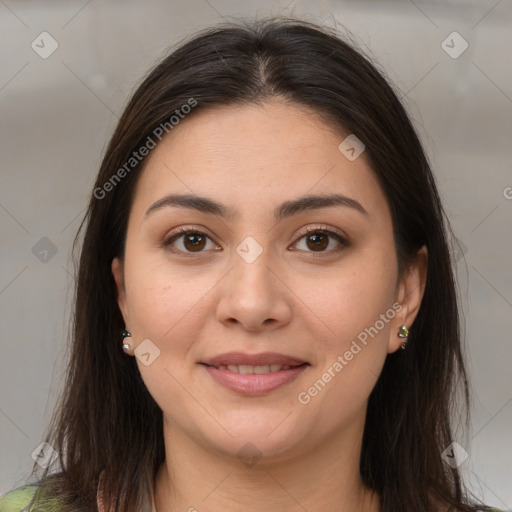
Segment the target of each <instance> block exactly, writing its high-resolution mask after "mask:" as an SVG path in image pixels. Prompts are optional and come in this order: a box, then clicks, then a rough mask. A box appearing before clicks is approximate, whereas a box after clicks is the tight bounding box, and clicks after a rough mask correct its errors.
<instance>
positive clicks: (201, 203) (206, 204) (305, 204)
mask: <svg viewBox="0 0 512 512" xmlns="http://www.w3.org/2000/svg"><path fill="white" fill-rule="evenodd" d="M173 206H174V207H179V208H187V209H192V210H196V211H199V212H202V213H207V214H212V215H217V216H220V217H223V218H226V219H227V218H233V217H234V216H235V211H234V210H232V209H230V208H228V207H227V206H225V205H223V204H221V203H218V202H216V201H214V200H212V199H209V198H207V197H200V196H197V195H194V194H171V195H167V196H165V197H162V198H161V199H159V200H158V201H156V202H155V203H153V204H152V205H151V206H150V207H149V208H148V209H147V210H146V213H145V214H144V217H148V216H149V215H150V214H151V213H153V212H155V211H157V210H160V209H162V208H165V207H173ZM329 206H344V207H348V208H353V209H355V210H357V211H359V212H360V213H362V214H363V215H368V212H367V211H366V210H365V209H364V207H363V206H362V204H361V203H360V202H359V201H356V200H355V199H352V198H350V197H347V196H344V195H342V194H326V195H309V196H303V197H299V198H297V199H291V200H288V201H284V202H283V203H281V204H280V205H278V206H277V207H276V208H275V210H274V219H275V220H282V219H284V218H287V217H291V216H292V215H296V214H298V213H302V212H304V211H307V210H317V209H320V208H327V207H329Z"/></svg>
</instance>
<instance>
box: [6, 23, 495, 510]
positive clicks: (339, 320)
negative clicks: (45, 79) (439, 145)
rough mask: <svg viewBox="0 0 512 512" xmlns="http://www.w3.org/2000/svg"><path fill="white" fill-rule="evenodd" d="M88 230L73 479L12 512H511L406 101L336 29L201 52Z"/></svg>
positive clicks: (219, 32) (106, 172)
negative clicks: (478, 402)
mask: <svg viewBox="0 0 512 512" xmlns="http://www.w3.org/2000/svg"><path fill="white" fill-rule="evenodd" d="M84 225H85V226H86V230H85V236H84V240H83V246H82V248H81V258H80V264H79V273H78V281H77V294H76V305H75V316H74V338H73V345H72V353H71V358H70V366H69V372H68V381H67V385H66V394H65V395H64V396H63V397H62V399H61V403H60V404H59V408H58V409H57V412H56V415H55V417H54V420H53V421H52V425H51V428H50V430H49V432H50V433H49V435H48V436H47V438H46V441H47V442H48V444H49V445H50V447H51V448H53V449H55V450H56V452H57V453H58V455H59V463H60V466H61V467H60V470H59V471H58V472H54V474H50V473H49V468H48V467H47V468H46V470H45V471H44V473H43V475H42V476H41V477H40V478H39V485H38V486H36V485H32V486H26V487H24V488H21V489H18V490H16V491H13V492H11V493H10V494H8V495H6V496H5V497H4V505H3V508H1V507H0V510H21V509H22V508H23V507H26V510H45V511H50V510H56V511H57V510H58V511H93V510H101V511H135V510H137V511H155V510H156V511H158V512H162V511H172V512H175V511H178V510H188V511H196V510H197V511H218V510H226V511H227V510H243V511H248V510H250V511H267V510H285V511H299V510H300V511H304V510H307V511H309V512H314V511H318V510H329V511H331V510H332V511H334V510H336V511H342V512H345V511H350V512H359V511H361V512H363V511H364V512H399V511H404V512H405V511H414V512H421V511H425V512H427V511H428V512H431V511H432V512H433V511H436V512H440V511H468V512H469V511H476V510H484V509H485V510H488V508H487V507H484V506H483V505H481V504H478V503H476V502H475V500H474V499H473V498H470V497H469V496H468V495H467V492H466V491H465V490H464V487H463V484H462V482H461V479H460V475H459V470H458V467H459V466H460V463H461V462H462V459H463V457H461V454H462V455H463V454H464V452H463V451H462V450H463V449H462V447H460V446H459V445H458V444H455V443H454V441H455V440H454V438H453V436H452V427H451V426H450V423H449V417H450V412H451V407H452V406H453V398H454V394H455V387H454V386H455V382H456V381H459V382H461V383H462V388H463V389H462V391H463V394H464V396H465V397H466V402H467V401H468V385H467V379H466V373H465V369H464V362H463V354H462V353H461V347H460V338H459V323H458V322H459V319H458V309H457V302H456V291H455V285H454V278H453V274H452V269H451V263H450V257H449V250H448V236H449V233H450V231H449V224H448V222H447V220H446V217H445V214H444V211H443V208H442V205H441V203H440V199H439V195H438V192H437V189H436V185H435V181H434V178H433V176H432V173H431V170H430V168H429V164H428V162H427V159H426V157H425V155H424V152H423V150H422V147H421V144H420V142H419V140H418V137H417V135H416V133H415V131H414V129H413V127H412V126H411V123H410V121H409V119H408V117H407V114H406V113H405V111H404V109H403V107H402V106H401V104H400V102H399V100H398V99H397V96H396V94H395V93H394V92H393V90H392V89H391V87H390V86H389V85H388V83H387V82H386V80H385V79H384V78H383V76H382V74H381V73H380V72H378V71H377V69H376V68H375V67H374V66H373V65H372V64H370V63H369V62H368V60H367V59H366V58H365V57H363V56H362V55H361V54H360V53H359V52H358V51H357V50H355V49H354V48H353V47H352V46H351V45H349V44H348V43H347V42H345V41H343V40H342V39H340V38H339V36H338V35H337V34H336V33H334V32H330V31H329V30H327V29H325V28H320V27H317V26H315V25H312V24H309V23H305V22H299V21H296V20H276V19H274V20H266V21H264V22H258V23H252V24H249V23H240V24H236V25H228V26H221V27H216V28H214V29H210V30H208V31H205V32H204V33H201V34H199V35H197V36H195V37H194V38H192V39H191V40H190V41H188V42H186V43H185V44H182V45H181V46H180V47H179V48H178V49H177V50H176V51H174V52H173V53H172V54H171V55H170V56H168V57H167V58H166V59H165V60H163V61H162V62H161V63H160V64H159V65H158V66H156V67H155V69H154V70H152V71H151V73H150V74H149V75H148V76H147V78H146V79H145V80H144V81H143V83H142V84H141V85H140V87H139V88H138V90H137V91H136V92H135V94H134V96H133V98H132V99H131V101H130V102H129V104H128V106H127V107H126V109H125V111H124V113H123V115H122V117H121V119H120V121H119V124H118V126H117V129H116V130H115V133H114V135H113V137H112V139H111V141H110V144H109V146H108V149H107V151H106V155H105V157H104V159H103V163H102V165H101V169H100V171H99V174H98V177H97V180H96V184H95V187H94V190H93V193H92V196H91V200H90V204H89V209H88V212H87V214H86V217H85V218H84V221H83V223H82V226H84ZM82 226H81V228H82ZM80 232H81V229H80V230H79V233H80ZM77 243H78V234H77V238H76V239H75V245H76V244H77ZM402 349H405V350H402ZM466 405H467V403H466ZM36 469H37V466H35V467H34V473H36ZM23 493H24V495H23V497H22V499H24V500H25V501H24V502H23V503H21V502H20V503H19V505H18V508H16V505H8V504H7V503H8V501H9V500H11V502H12V503H14V500H15V499H16V497H17V496H18V495H21V494H23Z"/></svg>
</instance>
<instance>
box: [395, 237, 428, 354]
mask: <svg viewBox="0 0 512 512" xmlns="http://www.w3.org/2000/svg"><path fill="white" fill-rule="evenodd" d="M427 264H428V252H427V248H426V246H422V247H421V249H420V250H419V251H418V252H417V254H416V257H415V258H414V260H413V261H412V262H411V263H410V265H409V266H408V267H407V269H406V270H405V272H404V275H403V277H402V278H401V279H400V282H399V283H398V287H397V297H396V300H397V302H398V303H399V304H400V305H401V306H402V308H401V309H400V311H399V312H398V313H397V314H396V316H395V318H394V319H393V322H392V326H391V334H390V338H389V343H388V354H391V353H393V352H395V351H396V350H397V349H398V348H400V347H401V345H402V343H403V341H404V339H403V338H399V337H398V330H399V328H400V326H401V325H406V326H407V328H408V329H410V328H411V325H412V324H413V323H414V320H415V319H416V316H417V314H418V311H419V310H420V306H421V301H422V299H423V294H424V293H425V285H426V282H427Z"/></svg>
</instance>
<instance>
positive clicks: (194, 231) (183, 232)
mask: <svg viewBox="0 0 512 512" xmlns="http://www.w3.org/2000/svg"><path fill="white" fill-rule="evenodd" d="M188 234H197V235H201V236H204V237H206V238H208V239H210V240H211V238H210V237H209V236H208V235H207V234H206V233H203V232H202V231H200V230H198V229H191V228H180V229H179V230H178V231H175V232H174V233H171V234H170V235H169V237H167V238H166V239H165V240H164V242H163V243H162V246H163V247H170V250H171V251H172V252H176V253H179V254H182V255H186V256H187V257H188V256H193V255H194V254H201V253H203V252H205V251H197V253H194V252H192V251H181V250H177V249H175V248H172V244H173V243H174V242H175V241H176V240H178V239H179V238H181V237H183V236H185V235H188ZM311 234H324V235H328V236H330V237H332V238H334V239H335V240H336V241H337V242H339V244H340V245H341V247H338V248H337V249H331V250H329V251H318V252H316V251H306V252H310V253H311V254H312V255H313V257H322V256H324V255H326V256H328V255H331V254H332V253H337V252H339V251H340V250H342V249H343V247H348V245H349V243H348V242H347V240H346V239H345V238H343V237H342V236H341V235H340V234H339V233H336V232H335V231H332V230H330V229H327V227H321V228H319V227H314V228H312V227H307V228H306V229H304V230H303V231H301V232H300V233H299V234H298V238H297V241H296V242H295V244H297V243H298V242H299V241H300V240H302V239H303V238H305V237H307V236H308V235H311ZM212 241H213V240H212ZM295 244H294V245H295Z"/></svg>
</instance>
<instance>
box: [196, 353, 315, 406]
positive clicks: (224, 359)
mask: <svg viewBox="0 0 512 512" xmlns="http://www.w3.org/2000/svg"><path fill="white" fill-rule="evenodd" d="M200 364H202V365H203V366H205V368H206V370H207V371H208V373H209V374H210V376H211V377H212V378H213V379H214V380H215V381H216V382H217V383H219V384H221V385H223V386H224V387H226V388H228V389H230V390H231V391H235V392H236V393H238V394H242V395H246V396H258V395H264V394H267V393H269V392H271V391H273V390H275V389H277V388H279V387H281V386H284V385H285V384H287V383H289V382H292V381H293V380H295V379H296V378H297V377H298V376H299V374H300V373H302V372H303V371H304V370H305V369H306V368H307V367H308V366H311V365H310V363H308V362H307V361H304V360H302V359H300V358H297V357H293V356H288V355H284V354H278V353H275V352H264V353H260V354H248V353H243V352H229V353H225V354H220V355H218V356H215V357H211V358H207V359H205V360H204V361H201V362H200Z"/></svg>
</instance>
